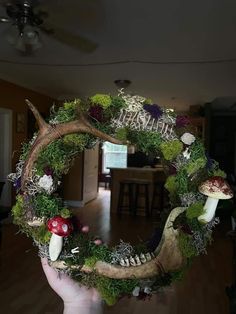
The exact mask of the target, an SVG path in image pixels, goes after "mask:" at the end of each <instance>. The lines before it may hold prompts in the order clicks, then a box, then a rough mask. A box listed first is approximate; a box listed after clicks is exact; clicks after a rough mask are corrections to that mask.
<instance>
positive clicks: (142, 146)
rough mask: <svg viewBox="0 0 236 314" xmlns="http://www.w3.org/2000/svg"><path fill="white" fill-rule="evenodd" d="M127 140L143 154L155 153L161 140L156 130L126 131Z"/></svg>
mask: <svg viewBox="0 0 236 314" xmlns="http://www.w3.org/2000/svg"><path fill="white" fill-rule="evenodd" d="M127 140H128V141H129V142H130V143H131V144H135V146H136V147H137V151H140V152H143V153H145V154H150V153H154V154H156V155H157V153H158V151H159V147H160V144H161V142H162V139H161V136H160V134H159V133H158V132H149V131H134V130H129V131H128V136H127Z"/></svg>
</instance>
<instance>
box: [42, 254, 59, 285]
mask: <svg viewBox="0 0 236 314" xmlns="http://www.w3.org/2000/svg"><path fill="white" fill-rule="evenodd" d="M41 264H42V267H43V271H44V273H45V275H46V277H47V280H48V282H49V284H51V283H53V282H55V281H56V280H58V273H57V271H56V270H55V269H53V268H52V267H51V266H49V265H48V260H47V258H46V257H43V258H42V257H41Z"/></svg>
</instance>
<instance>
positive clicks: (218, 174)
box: [212, 169, 227, 179]
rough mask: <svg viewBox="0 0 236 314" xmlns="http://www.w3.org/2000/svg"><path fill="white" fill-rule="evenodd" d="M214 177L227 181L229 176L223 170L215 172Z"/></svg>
mask: <svg viewBox="0 0 236 314" xmlns="http://www.w3.org/2000/svg"><path fill="white" fill-rule="evenodd" d="M212 175H213V176H217V177H222V178H224V179H226V177H227V174H226V173H225V172H224V171H223V170H221V169H216V170H214V171H213V173H212Z"/></svg>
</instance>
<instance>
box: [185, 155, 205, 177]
mask: <svg viewBox="0 0 236 314" xmlns="http://www.w3.org/2000/svg"><path fill="white" fill-rule="evenodd" d="M206 162H207V160H206V158H205V157H204V158H203V157H201V158H198V159H196V160H194V161H191V162H190V163H188V164H187V165H186V171H187V174H188V175H189V176H190V175H192V174H194V173H196V172H197V171H198V170H199V169H201V168H204V167H205V165H206Z"/></svg>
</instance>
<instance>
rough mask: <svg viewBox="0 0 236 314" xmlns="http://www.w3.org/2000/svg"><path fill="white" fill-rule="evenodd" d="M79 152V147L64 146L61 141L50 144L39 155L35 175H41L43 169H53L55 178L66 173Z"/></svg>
mask: <svg viewBox="0 0 236 314" xmlns="http://www.w3.org/2000/svg"><path fill="white" fill-rule="evenodd" d="M80 150H81V147H79V148H78V147H77V146H76V145H65V143H64V140H63V139H59V140H56V141H54V142H53V143H50V144H49V145H48V146H47V147H45V148H44V149H43V150H42V151H41V152H40V154H39V157H38V159H37V162H36V169H37V174H38V175H43V173H44V168H45V167H50V168H51V169H53V174H54V175H56V176H61V175H62V174H64V173H67V171H68V170H69V167H70V162H71V160H72V159H73V157H74V156H75V155H76V154H77V153H78V152H80Z"/></svg>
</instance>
